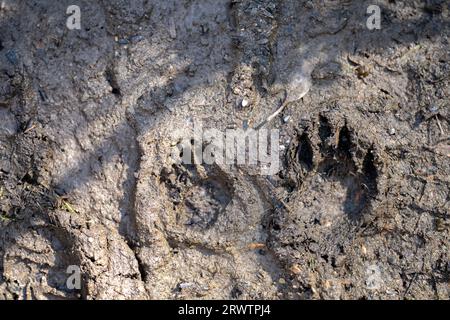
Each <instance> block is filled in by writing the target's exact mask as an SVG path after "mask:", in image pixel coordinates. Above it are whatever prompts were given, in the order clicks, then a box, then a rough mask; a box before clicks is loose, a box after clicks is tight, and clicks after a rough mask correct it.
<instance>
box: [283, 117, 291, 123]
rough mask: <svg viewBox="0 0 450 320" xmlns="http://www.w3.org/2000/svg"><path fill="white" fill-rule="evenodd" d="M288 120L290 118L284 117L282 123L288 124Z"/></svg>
mask: <svg viewBox="0 0 450 320" xmlns="http://www.w3.org/2000/svg"><path fill="white" fill-rule="evenodd" d="M290 118H291V116H285V117H284V118H283V122H284V123H288V122H289V119H290Z"/></svg>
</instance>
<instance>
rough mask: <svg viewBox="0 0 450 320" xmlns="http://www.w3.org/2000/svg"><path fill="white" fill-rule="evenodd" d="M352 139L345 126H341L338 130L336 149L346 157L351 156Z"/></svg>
mask: <svg viewBox="0 0 450 320" xmlns="http://www.w3.org/2000/svg"><path fill="white" fill-rule="evenodd" d="M351 149H352V140H351V134H350V131H349V130H348V128H347V126H344V127H342V129H341V131H339V142H338V151H339V152H340V154H341V155H342V156H344V157H346V158H351V152H350V151H351Z"/></svg>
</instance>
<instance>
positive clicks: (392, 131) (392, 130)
mask: <svg viewBox="0 0 450 320" xmlns="http://www.w3.org/2000/svg"><path fill="white" fill-rule="evenodd" d="M395 133H396V131H395V129H394V128H390V129H389V134H390V135H391V136H393V135H394V134H395Z"/></svg>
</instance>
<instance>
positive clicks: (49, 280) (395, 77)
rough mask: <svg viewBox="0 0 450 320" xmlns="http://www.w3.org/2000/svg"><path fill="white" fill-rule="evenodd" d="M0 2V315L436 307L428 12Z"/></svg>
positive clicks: (444, 80) (446, 147)
mask: <svg viewBox="0 0 450 320" xmlns="http://www.w3.org/2000/svg"><path fill="white" fill-rule="evenodd" d="M0 3H1V7H0V257H1V259H0V298H1V299H449V292H450V290H449V284H450V282H449V281H450V276H449V272H450V256H449V246H450V243H449V232H450V219H449V207H450V192H449V185H450V178H449V173H450V140H449V138H450V102H449V93H450V85H449V82H450V77H449V75H450V44H449V32H450V16H449V15H450V8H449V2H448V1H445V0H444V1H439V0H433V1H415V0H411V1H400V0H395V1H393V0H390V1H388V0H380V1H377V3H378V5H379V8H380V12H381V22H380V27H381V28H380V29H374V30H369V29H368V27H367V25H366V22H367V19H368V18H369V17H370V14H368V13H367V8H368V7H369V5H371V4H372V3H371V2H370V1H356V0H355V1H351V0H346V1H331V0H323V1H306V0H279V1H276V0H132V1H122V0H97V1H87V0H80V1H77V5H78V6H79V8H80V18H81V20H80V22H81V29H73V30H72V29H69V28H68V27H67V25H66V22H67V19H68V18H69V17H70V14H68V13H67V8H68V7H69V6H70V5H72V4H73V3H72V2H71V1H66V0H62V1H56V0H55V1H48V0H30V1H25V0H23V1H22V0H21V1H18V0H1V1H0ZM299 82H301V84H302V85H303V87H302V86H300V87H301V88H300V87H299ZM305 87H307V89H309V91H308V92H307V94H306V95H304V97H303V98H301V99H295V97H296V96H297V97H300V96H301V95H303V92H300V91H299V90H304V88H305ZM302 88H303V89H302ZM286 93H287V94H288V97H290V99H291V100H290V101H289V103H288V104H287V105H286V107H285V108H284V109H283V110H282V112H281V113H280V114H279V115H277V116H276V117H275V118H274V119H273V120H272V121H270V122H268V123H267V124H266V125H265V127H264V128H265V129H271V130H278V132H279V148H280V157H279V158H280V159H279V160H280V163H279V166H280V170H279V172H277V173H276V174H273V175H261V174H258V172H255V170H253V169H252V168H250V167H248V166H246V165H242V164H239V165H238V164H235V165H219V164H204V163H195V164H190V165H188V164H183V163H181V164H180V163H173V162H171V156H170V155H171V152H172V151H171V150H173V146H174V144H177V142H178V141H179V140H177V139H180V137H183V136H186V135H188V134H189V133H190V132H191V129H192V124H193V123H194V122H199V121H201V123H202V125H203V127H204V128H215V129H217V130H218V131H219V132H225V131H226V130H227V129H230V128H231V129H236V130H237V129H242V128H245V127H249V128H255V127H256V126H257V125H258V124H260V123H262V122H263V121H264V119H266V118H267V117H268V116H269V115H270V114H272V113H273V112H274V111H275V110H276V109H277V108H278V107H279V106H280V105H281V104H282V103H283V100H284V99H285V94H286ZM70 266H75V267H78V268H79V270H80V287H77V286H76V287H75V288H74V287H70V286H68V280H70V279H69V277H70V276H71V275H73V274H72V273H71V272H68V270H69V271H70V270H73V269H71V268H73V267H70Z"/></svg>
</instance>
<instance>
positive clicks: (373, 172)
mask: <svg viewBox="0 0 450 320" xmlns="http://www.w3.org/2000/svg"><path fill="white" fill-rule="evenodd" d="M373 152H374V151H373V149H372V148H371V149H369V150H368V151H367V154H366V156H365V158H364V161H363V172H364V175H365V176H366V177H367V178H369V179H370V180H372V181H373V180H376V179H377V177H378V172H377V168H376V167H375V163H374V162H375V157H374V155H373Z"/></svg>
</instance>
